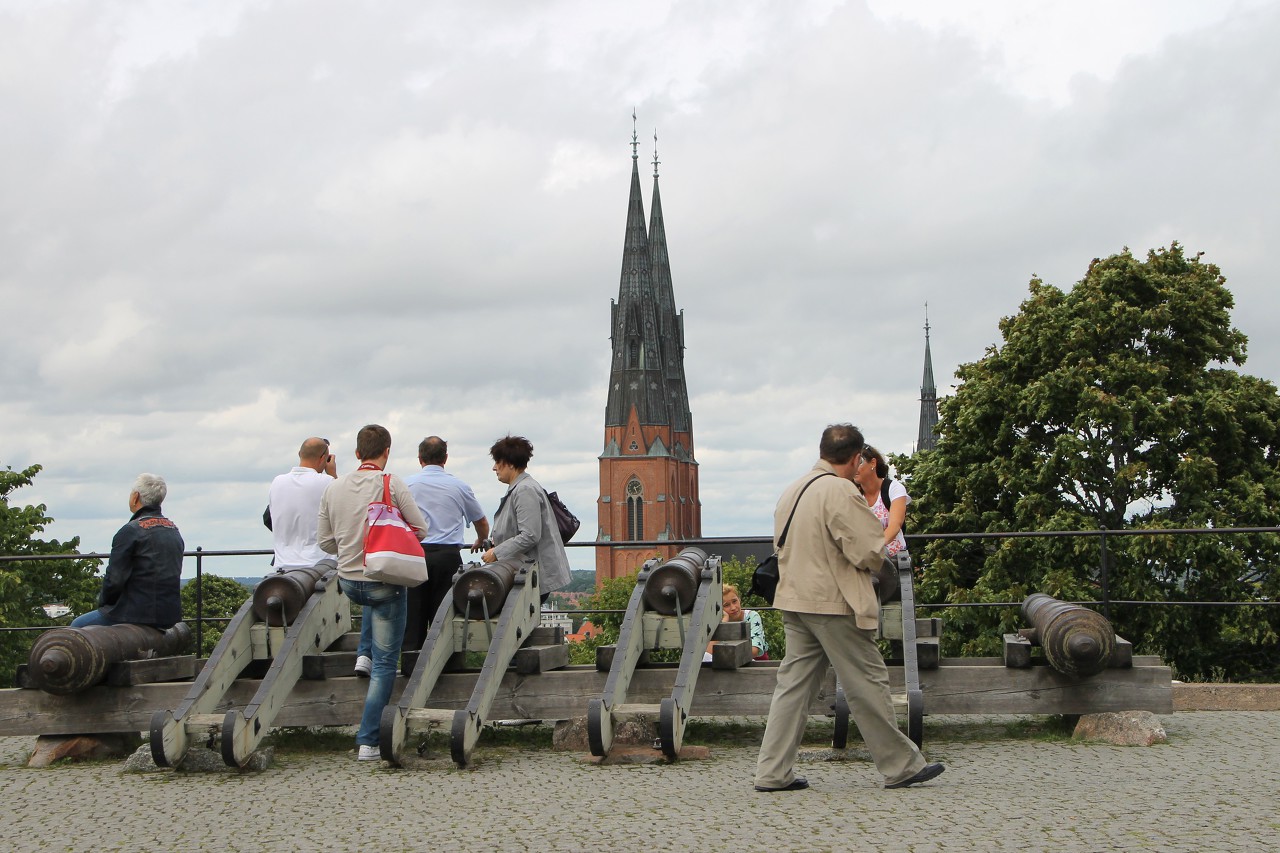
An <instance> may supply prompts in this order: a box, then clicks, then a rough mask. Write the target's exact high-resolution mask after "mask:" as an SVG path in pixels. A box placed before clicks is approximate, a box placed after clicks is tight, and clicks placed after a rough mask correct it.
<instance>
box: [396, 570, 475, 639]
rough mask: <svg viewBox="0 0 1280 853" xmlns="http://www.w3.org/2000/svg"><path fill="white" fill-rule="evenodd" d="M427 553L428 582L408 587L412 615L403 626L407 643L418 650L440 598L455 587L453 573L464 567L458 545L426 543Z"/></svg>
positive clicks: (425, 636) (441, 599) (437, 607)
mask: <svg viewBox="0 0 1280 853" xmlns="http://www.w3.org/2000/svg"><path fill="white" fill-rule="evenodd" d="M422 550H423V551H425V552H426V555H427V558H426V559H427V582H426V583H424V584H419V585H418V586H415V587H410V589H409V618H408V620H407V621H406V622H405V627H404V647H405V649H406V650H410V651H417V650H419V649H421V648H422V644H423V642H424V641H425V640H426V639H427V631H428V630H429V629H430V628H431V620H432V619H434V618H435V615H436V611H437V610H439V609H440V602H442V601H444V599H445V596H447V595H449V593H450V591H452V589H453V576H454V575H455V574H457V573H458V569H460V568H462V551H461V546H458V545H423V546H422Z"/></svg>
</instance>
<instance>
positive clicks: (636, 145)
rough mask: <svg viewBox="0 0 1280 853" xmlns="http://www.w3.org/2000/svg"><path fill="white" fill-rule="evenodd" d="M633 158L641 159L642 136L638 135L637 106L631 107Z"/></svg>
mask: <svg viewBox="0 0 1280 853" xmlns="http://www.w3.org/2000/svg"><path fill="white" fill-rule="evenodd" d="M631 159H632V160H639V159H640V137H638V136H636V108H635V107H632V108H631Z"/></svg>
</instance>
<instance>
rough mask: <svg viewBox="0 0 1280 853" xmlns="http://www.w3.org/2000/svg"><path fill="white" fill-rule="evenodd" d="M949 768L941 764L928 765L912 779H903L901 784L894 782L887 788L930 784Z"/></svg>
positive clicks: (887, 785) (886, 785) (886, 784)
mask: <svg viewBox="0 0 1280 853" xmlns="http://www.w3.org/2000/svg"><path fill="white" fill-rule="evenodd" d="M946 769H947V768H945V767H943V766H942V765H941V764H926V765H925V766H924V767H921V768H920V772H919V773H917V774H916V775H914V776H912V777H911V778H910V779H903V780H902V781H901V782H894V783H893V784H892V785H890V784H888V783H885V787H886V788H907V787H909V786H911V785H915V784H917V783H919V782H928V781H929V780H930V779H935V778H937V777H938V776H941V775H942V771H943V770H946Z"/></svg>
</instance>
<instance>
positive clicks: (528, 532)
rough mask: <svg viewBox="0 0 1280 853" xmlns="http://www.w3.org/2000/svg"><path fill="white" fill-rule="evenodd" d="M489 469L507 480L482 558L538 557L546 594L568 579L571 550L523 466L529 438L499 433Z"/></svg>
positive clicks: (527, 456) (526, 462)
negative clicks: (486, 548) (567, 548)
mask: <svg viewBox="0 0 1280 853" xmlns="http://www.w3.org/2000/svg"><path fill="white" fill-rule="evenodd" d="M489 455H490V456H491V457H493V473H494V474H496V475H497V476H498V481H499V482H501V483H503V484H504V485H506V486H507V493H506V494H505V495H503V497H502V502H501V503H499V504H498V511H497V512H496V513H494V514H493V530H492V531H491V533H490V536H491V537H492V539H493V542H494V545H493V547H492V548H490V549H489V550H488V551H485V552H484V554H483V555H481V557H480V559H481V560H483V561H484V562H486V563H493V562H496V561H498V560H511V559H516V560H520V561H522V562H525V563H532V562H534V561H535V560H536V561H537V563H538V568H539V571H540V577H539V578H538V587H539V591H540V592H541V593H542V598H543V600H544V601H545V600H546V597H547V595H548V594H550V593H553V592H555V591H556V590H558V589H563V588H564V587H566V586H568V585H569V556H568V555H567V554H566V553H565V550H564V543H563V542H561V541H560V528H559V527H558V526H557V525H556V518H555V515H554V514H553V513H552V511H551V503H550V502H549V501H548V500H547V493H546V491H545V490H544V489H543V488H542V486H540V485H538V481H537V480H535V479H533V477H530V476H529V474H528V472H526V471H525V469H526V468H528V467H529V459H530V458H531V457H532V456H533V445H532V444H530V443H529V439H527V438H525V437H523V436H519V435H508V436H506V437H505V438H500V439H498V440H497V441H495V442H494V443H493V447H490V448H489Z"/></svg>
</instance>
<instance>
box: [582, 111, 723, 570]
mask: <svg viewBox="0 0 1280 853" xmlns="http://www.w3.org/2000/svg"><path fill="white" fill-rule="evenodd" d="M655 140H656V137H655ZM638 149H639V143H638V142H637V141H636V135H635V132H634V130H633V131H632V134H631V198H630V200H629V201H628V204H627V232H626V237H625V240H624V242H623V247H622V281H621V284H620V285H619V287H618V299H617V301H616V302H614V303H613V305H612V318H611V324H612V325H611V334H610V341H611V342H612V346H613V366H612V368H611V369H610V372H609V400H608V403H607V404H606V405H605V412H604V451H603V452H602V453H601V454H600V503H599V509H600V532H599V535H598V539H597V541H599V542H602V543H615V544H614V545H613V546H612V547H606V548H598V549H596V581H597V582H601V581H603V580H605V579H606V578H614V577H619V576H622V575H626V574H630V573H632V572H635V571H636V569H638V568H639V567H640V565H641V564H642V563H644V561H645V560H647V559H648V558H650V557H652V556H654V555H655V554H660V555H662V556H664V557H666V556H674V555H675V554H676V553H677V552H678V550H679V546H677V545H657V546H655V545H643V546H642V545H636V546H632V547H626V546H625V545H619V544H617V543H626V542H644V541H648V542H666V541H669V540H681V539H693V538H698V537H700V536H701V535H702V504H701V503H700V502H699V500H698V462H697V460H696V459H694V456H693V417H692V415H691V414H690V412H689V388H688V385H687V384H686V382H685V376H684V312H681V311H677V310H676V305H675V294H674V292H673V290H672V287H671V263H670V260H669V259H668V257H667V235H666V230H665V228H664V226H663V223H662V200H661V199H660V197H659V196H658V155H657V151H656V150H655V151H654V156H653V209H652V211H651V215H650V218H649V224H648V228H647V229H646V228H645V218H644V200H643V199H642V198H641V196H640V162H639V155H638V153H637V152H638Z"/></svg>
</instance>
